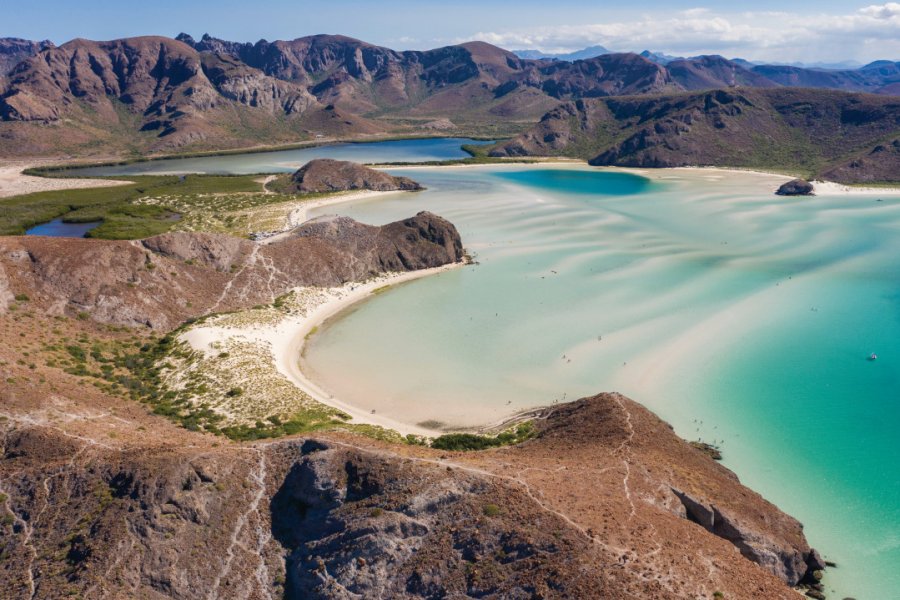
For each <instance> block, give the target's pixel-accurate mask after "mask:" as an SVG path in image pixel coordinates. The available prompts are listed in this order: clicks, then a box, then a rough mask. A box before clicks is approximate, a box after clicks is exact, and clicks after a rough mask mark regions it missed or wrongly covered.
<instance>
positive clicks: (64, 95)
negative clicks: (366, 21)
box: [0, 37, 381, 153]
mask: <svg viewBox="0 0 900 600" xmlns="http://www.w3.org/2000/svg"><path fill="white" fill-rule="evenodd" d="M0 118H2V120H4V121H7V122H20V123H21V122H24V123H36V124H44V125H47V124H53V125H55V126H54V127H53V128H50V129H48V128H47V127H40V128H32V129H28V130H26V129H22V128H21V127H11V128H6V129H5V130H3V131H4V132H5V136H4V137H5V138H6V139H5V140H4V141H6V142H9V140H10V138H11V139H12V143H11V145H12V146H15V147H16V148H17V149H18V151H19V152H21V153H27V152H29V151H30V152H36V153H40V152H45V151H48V150H51V149H55V150H60V149H62V148H68V147H79V146H83V145H92V146H96V145H97V144H98V143H100V142H106V143H109V144H110V146H109V149H114V148H116V147H117V146H116V143H115V142H117V141H121V140H127V141H128V143H129V144H137V145H139V146H142V147H145V148H148V149H156V150H165V149H173V148H180V147H183V146H189V145H194V146H196V145H204V143H208V144H215V145H220V144H226V145H231V144H243V145H247V144H254V143H257V144H258V143H262V142H263V140H267V139H268V140H278V139H282V140H284V141H289V140H291V139H296V137H297V136H298V135H302V134H303V132H307V133H306V135H310V132H312V131H322V132H326V133H329V134H341V133H343V134H351V133H352V134H359V133H365V132H372V131H379V130H381V129H380V127H379V126H375V125H373V124H371V123H369V122H367V121H366V120H364V119H362V118H359V117H356V116H353V115H343V114H341V113H340V112H339V111H336V110H335V109H334V108H333V107H326V106H324V105H322V104H321V103H320V102H319V101H318V100H317V99H316V98H315V96H313V95H312V94H311V93H310V92H309V91H308V90H307V89H306V88H305V87H303V86H299V85H295V84H292V83H290V82H286V81H280V80H278V79H275V78H273V77H270V76H268V75H266V74H265V73H262V72H261V71H259V70H258V69H254V68H252V67H249V66H247V65H245V64H243V63H241V62H239V61H235V60H233V59H230V58H229V57H227V56H222V55H217V54H209V53H206V54H202V55H201V54H200V53H198V52H197V51H196V50H194V49H193V48H191V47H190V46H188V45H186V44H184V43H182V42H179V41H176V40H172V39H169V38H164V37H140V38H129V39H125V40H115V41H111V42H91V41H88V40H80V39H79V40H73V41H71V42H68V43H66V44H63V45H62V46H60V47H58V48H48V49H46V50H44V51H42V52H41V53H40V54H39V55H37V56H34V57H32V58H29V59H27V60H25V61H24V62H22V63H20V64H19V65H18V67H16V69H15V70H14V71H13V73H12V74H11V76H10V80H9V83H8V85H7V89H6V91H5V92H4V93H3V94H2V96H0ZM260 136H263V137H262V138H260Z"/></svg>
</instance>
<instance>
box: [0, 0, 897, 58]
mask: <svg viewBox="0 0 900 600" xmlns="http://www.w3.org/2000/svg"><path fill="white" fill-rule="evenodd" d="M4 5H6V6H4ZM0 9H2V10H0V12H2V13H3V19H2V22H0V37H6V36H9V37H23V38H27V39H50V40H52V41H53V42H55V43H57V44H60V43H63V42H65V41H68V40H70V39H73V38H76V37H83V38H88V39H95V40H106V39H114V38H120V37H130V36H136V35H150V34H153V35H166V36H172V37H174V36H175V35H176V34H178V33H180V32H182V31H184V32H187V33H189V34H191V35H193V36H194V37H197V38H199V37H200V36H201V35H202V34H203V33H210V34H211V35H213V36H215V37H220V38H224V39H230V40H236V41H253V42H255V41H257V40H259V39H267V40H270V41H271V40H276V39H293V38H297V37H302V36H305V35H311V34H316V33H340V34H343V35H349V36H351V37H356V38H359V39H363V40H365V41H368V42H371V43H375V44H379V45H384V46H389V47H391V48H395V49H398V50H408V49H427V48H434V47H438V46H443V45H448V44H454V43H459V42H463V41H469V40H473V39H479V40H484V41H487V42H490V43H493V44H497V45H499V46H502V47H504V48H507V49H511V50H518V49H539V50H543V51H545V52H564V51H572V50H578V49H581V48H584V47H586V46H592V45H598V44H599V45H602V46H605V47H607V48H609V49H610V50H614V51H621V52H629V51H630V52H640V51H642V50H647V49H649V50H652V51H655V52H665V53H667V54H674V55H679V56H695V55H698V54H722V55H724V56H727V57H729V58H745V59H748V60H754V61H769V62H807V63H812V62H838V61H847V60H851V61H857V62H862V63H865V62H869V61H871V60H875V59H891V60H900V1H898V2H887V3H875V4H872V3H871V0H870V1H869V2H865V1H863V2H854V1H847V0H843V1H836V0H817V1H816V0H799V1H795V2H791V1H789V0H782V1H776V0H755V1H754V2H752V3H742V2H733V1H732V2H729V1H725V0H717V1H707V2H703V1H702V0H693V1H690V2H683V1H680V0H674V1H668V2H664V1H661V0H632V1H630V2H622V1H621V0H619V1H616V2H608V1H605V0H440V1H438V2H432V1H429V0H317V1H314V2H313V1H310V0H253V1H248V0H241V1H238V0H213V1H199V0H154V1H153V2H140V3H136V2H135V3H132V2H123V1H121V0H115V1H113V0H77V1H75V0H41V1H40V2H23V1H21V0H0Z"/></svg>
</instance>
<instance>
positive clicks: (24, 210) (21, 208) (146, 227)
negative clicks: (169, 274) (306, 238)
mask: <svg viewBox="0 0 900 600" xmlns="http://www.w3.org/2000/svg"><path fill="white" fill-rule="evenodd" d="M259 177H260V176H259V175H237V176H229V175H187V176H184V177H179V176H174V175H161V176H149V175H142V176H136V177H128V179H129V180H131V181H132V183H129V184H127V185H121V186H116V187H105V188H91V189H77V190H59V191H48V192H37V193H33V194H26V195H23V196H13V197H10V198H3V199H0V235H21V234H23V233H25V231H26V230H27V229H28V228H30V227H32V226H34V225H38V224H40V223H46V222H47V221H51V220H53V219H56V218H60V217H61V218H62V220H63V221H65V222H70V223H84V222H89V221H102V224H101V225H100V226H99V227H97V228H96V229H94V230H92V231H91V232H90V233H89V236H90V237H96V238H102V239H139V238H143V237H148V236H151V235H156V234H159V233H163V232H165V231H169V230H172V229H176V230H210V231H219V232H228V233H237V234H246V233H249V230H248V228H250V227H252V226H253V225H254V223H253V219H252V217H253V211H254V210H255V209H258V208H260V207H265V206H269V205H273V204H278V203H284V202H288V201H296V198H294V197H286V196H283V195H279V194H270V193H266V191H265V190H264V189H263V186H262V184H261V183H259V181H258V180H259ZM277 212H278V211H276V213H277ZM277 216H278V215H276V217H277ZM275 220H276V221H277V220H278V219H277V218H276V219H275Z"/></svg>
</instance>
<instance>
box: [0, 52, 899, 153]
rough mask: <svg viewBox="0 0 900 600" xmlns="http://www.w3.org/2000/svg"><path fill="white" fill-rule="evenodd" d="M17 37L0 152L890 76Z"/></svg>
mask: <svg viewBox="0 0 900 600" xmlns="http://www.w3.org/2000/svg"><path fill="white" fill-rule="evenodd" d="M20 42H21V41H20ZM17 43H19V42H17ZM23 43H24V42H23ZM10 44H12V42H8V45H10ZM31 44H32V45H31V46H28V47H24V49H23V50H21V52H18V51H16V52H13V53H12V54H10V55H9V56H11V57H12V56H14V57H15V58H16V59H18V58H20V57H21V58H22V62H20V63H19V64H18V65H17V66H16V67H15V68H14V69H12V71H11V72H10V74H9V78H8V81H5V82H4V81H2V80H0V142H2V143H0V152H7V153H9V152H11V151H12V149H15V151H16V152H17V155H19V156H21V155H22V154H23V153H25V154H31V155H36V154H47V153H53V152H54V151H55V152H56V153H59V152H62V151H78V152H83V151H84V150H86V149H88V148H89V147H90V146H91V145H92V144H93V145H96V143H97V140H102V141H104V142H105V145H106V146H107V147H109V148H112V149H113V150H115V149H116V148H118V147H120V146H122V144H123V142H128V144H130V145H131V146H134V145H137V146H140V147H141V148H143V149H145V150H149V151H156V152H171V151H173V150H176V149H186V148H193V149H205V148H222V147H226V146H227V147H235V146H241V145H243V146H250V145H258V144H260V143H267V144H272V143H279V142H281V143H288V142H296V140H297V139H303V140H315V139H317V138H318V139H321V138H322V137H347V136H361V135H373V134H379V133H385V132H387V131H393V132H412V131H430V129H429V127H427V125H429V124H431V123H434V122H436V121H437V122H441V120H443V119H448V120H450V121H451V122H453V123H454V124H456V125H457V126H461V127H463V128H465V129H467V130H469V131H482V132H484V131H487V130H493V129H496V128H498V127H499V128H500V129H501V130H502V131H510V130H513V129H515V130H517V131H518V130H521V123H522V122H529V121H536V120H538V119H539V118H540V116H541V115H543V114H545V113H546V112H547V111H549V110H552V109H553V108H554V107H557V106H558V105H559V104H560V103H561V102H566V101H576V100H580V99H589V98H601V97H610V96H626V95H657V94H661V93H671V92H679V91H686V90H687V91H691V90H707V89H713V88H723V89H730V88H736V87H737V88H744V87H750V88H773V87H780V86H782V85H784V84H786V85H796V84H800V85H807V84H808V85H815V87H838V88H840V89H847V90H857V89H859V90H864V91H877V92H879V93H883V94H892V93H894V92H893V91H892V90H894V88H895V87H896V86H897V85H900V74H898V73H900V71H898V68H897V66H896V64H894V63H890V62H887V61H885V62H883V64H882V63H877V64H873V65H869V66H867V67H865V68H864V69H861V70H859V72H858V76H857V77H856V78H857V79H858V80H859V82H860V83H859V84H858V85H856V84H854V85H850V84H847V83H846V81H845V80H846V78H844V79H841V78H840V77H838V76H837V75H834V74H832V75H830V76H829V77H832V79H833V80H834V81H832V79H828V77H821V78H819V77H818V76H816V75H815V73H813V74H811V75H809V76H808V77H806V76H804V77H803V78H798V79H797V80H796V83H795V82H794V80H793V79H791V78H790V77H788V78H784V77H780V76H776V75H775V74H773V77H774V79H773V78H769V77H767V76H766V74H765V72H763V71H761V70H759V69H758V68H756V67H752V66H748V65H745V64H742V63H738V62H735V61H729V60H726V59H724V58H722V57H720V56H699V57H694V58H691V59H676V60H672V61H670V62H668V63H667V64H665V65H662V64H658V63H656V62H653V61H652V60H649V59H648V58H646V57H644V56H641V55H637V54H629V53H619V54H603V55H600V56H596V57H592V58H588V59H584V60H575V61H571V62H569V61H546V60H530V59H523V58H520V57H518V56H516V55H515V54H513V53H511V52H508V51H506V50H503V49H501V48H497V47H496V46H492V45H490V44H486V43H483V42H468V43H465V44H460V45H456V46H447V47H443V48H436V49H433V50H427V51H406V52H398V51H395V50H391V49H389V48H384V47H380V46H376V45H373V44H369V43H366V42H363V41H360V40H355V39H352V38H348V37H345V36H336V35H316V36H309V37H304V38H298V39H295V40H288V41H275V42H268V41H266V40H260V41H259V42H257V43H255V44H250V43H236V42H229V41H226V40H220V39H216V38H213V37H211V36H208V35H205V36H203V38H202V39H201V40H200V41H197V40H194V39H193V38H192V37H190V36H188V35H180V36H178V38H177V39H174V40H173V39H170V38H165V37H158V36H156V37H152V36H150V37H138V38H127V39H121V40H113V41H108V42H94V41H89V40H81V39H77V40H73V41H70V42H67V43H66V44H63V45H62V46H60V47H58V48H57V47H50V46H46V45H44V46H35V44H34V43H31ZM13 45H14V44H12V45H10V48H12V47H13ZM20 45H21V44H20ZM26 45H27V44H26ZM35 52H36V53H35ZM32 53H35V54H34V55H31V54H32ZM10 60H13V58H11V59H10ZM854 73H857V72H855V71H854ZM776 74H777V73H776ZM835 78H837V79H835ZM829 81H831V83H829ZM854 81H856V80H855V79H854ZM876 82H880V83H881V84H882V85H881V86H880V87H879V86H877V85H876Z"/></svg>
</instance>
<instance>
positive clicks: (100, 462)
mask: <svg viewBox="0 0 900 600" xmlns="http://www.w3.org/2000/svg"><path fill="white" fill-rule="evenodd" d="M69 410H74V409H73V408H70V409H69ZM143 418H144V419H145V424H146V425H147V428H146V429H145V428H144V427H143V426H142V428H141V429H142V430H141V431H138V432H136V433H135V434H134V435H131V434H130V433H129V432H128V430H127V429H126V428H124V427H122V424H121V423H122V421H123V419H121V418H119V420H118V421H115V420H114V419H113V420H111V421H110V422H109V423H110V424H107V423H106V421H105V420H104V418H103V417H102V416H101V417H97V418H95V420H94V423H93V425H92V427H93V430H94V431H95V432H96V433H98V434H101V433H103V431H104V428H106V427H111V426H112V423H115V424H116V425H115V426H116V427H117V428H118V429H117V431H118V434H117V435H116V436H108V435H105V434H103V437H102V438H98V440H94V439H93V438H91V437H88V436H86V435H85V434H83V433H82V434H81V435H77V436H76V435H65V431H63V430H60V429H58V425H52V426H44V425H41V424H40V422H39V421H37V420H35V419H32V420H31V421H30V422H25V421H21V422H17V421H10V420H7V421H4V422H3V423H2V424H0V427H2V428H3V433H4V436H3V440H4V445H3V454H2V458H0V481H2V492H3V494H4V496H3V502H2V504H0V508H2V510H3V511H4V514H5V515H8V516H7V517H6V519H5V520H4V521H3V522H2V523H0V528H2V531H3V535H4V552H5V556H6V560H4V561H2V563H0V572H2V573H3V576H4V581H5V586H4V590H5V592H6V593H7V594H8V597H11V598H12V597H22V596H23V595H24V596H31V595H34V596H35V597H37V598H55V597H60V596H61V595H63V593H66V594H74V593H78V594H80V595H82V596H84V597H91V598H115V597H119V596H120V594H121V591H122V590H123V589H127V590H129V595H130V596H133V597H142V596H146V597H159V598H188V599H193V598H206V597H213V596H215V597H242V598H265V597H269V596H278V597H281V596H283V597H286V598H357V597H362V598H435V597H460V598H466V597H482V598H534V597H544V598H623V599H637V598H654V599H661V600H669V599H671V600H675V599H677V598H697V597H709V596H710V595H711V592H710V590H715V591H718V592H720V593H721V594H724V597H726V598H732V597H733V598H742V599H750V600H774V599H784V600H788V599H791V598H796V597H797V596H796V593H795V592H794V591H792V590H791V589H789V588H788V587H787V584H786V582H791V581H792V580H793V579H795V578H796V576H797V574H798V573H799V574H802V573H803V572H804V571H808V570H809V569H811V568H813V567H816V566H819V565H820V563H821V562H822V561H821V558H820V557H819V556H818V554H817V553H815V552H814V551H811V550H810V549H809V547H808V545H806V542H805V540H804V538H803V534H802V531H801V528H800V525H799V523H797V522H796V521H795V520H793V519H791V518H790V517H788V516H787V515H784V514H783V513H781V512H780V511H778V509H777V508H775V507H774V506H772V505H771V504H768V503H767V502H765V500H763V499H762V498H760V497H759V496H758V495H756V494H754V493H753V492H751V491H750V490H747V489H746V488H744V487H743V486H741V485H740V483H739V482H738V481H737V478H736V477H734V475H733V474H731V473H730V472H729V471H727V470H726V469H724V468H722V467H721V466H719V465H718V464H716V463H715V462H714V461H712V460H710V459H709V458H708V457H706V456H704V455H703V454H702V453H700V452H698V451H696V450H694V449H693V448H691V447H690V446H689V445H688V444H686V443H685V442H684V441H682V440H680V439H678V438H677V437H676V436H675V435H674V434H673V433H672V432H671V430H670V429H669V428H668V426H667V425H666V424H665V423H663V422H661V421H660V420H659V419H657V418H656V417H654V416H653V415H652V414H651V413H649V412H648V411H646V410H645V409H643V408H641V407H640V406H639V405H637V404H635V403H633V402H632V401H630V400H628V399H627V398H624V397H622V396H619V395H616V394H601V395H599V396H596V397H593V398H587V399H583V400H580V401H578V402H576V403H572V404H566V405H559V406H557V407H555V409H554V410H552V411H547V413H546V414H544V415H542V416H540V417H539V418H538V419H537V421H536V424H537V428H538V431H539V433H538V436H537V437H536V438H535V439H533V440H531V441H528V442H526V443H524V444H521V445H519V446H515V447H507V448H500V449H494V450H490V451H484V452H472V453H447V452H439V451H435V450H431V449H428V448H422V447H415V446H391V445H388V444H385V443H381V442H376V441H373V440H370V439H366V438H360V437H356V436H352V435H349V434H345V433H340V432H330V433H329V432H322V433H320V434H317V435H315V436H314V437H312V438H301V439H290V440H282V441H274V442H272V441H270V442H268V443H266V444H259V445H250V446H240V445H238V444H231V443H227V442H224V441H222V440H221V439H219V440H216V439H215V438H210V437H209V436H203V435H200V434H194V433H191V432H186V431H184V430H174V428H173V430H172V431H168V430H165V429H162V430H160V429H158V426H154V425H151V422H150V421H146V419H147V418H148V417H146V416H144V417H143ZM169 427H173V426H169ZM673 490H677V491H673ZM717 527H720V529H717ZM736 547H737V548H738V549H740V550H741V552H737V551H735V548H736ZM211 549H215V550H214V551H212V550H211ZM804 557H805V558H804Z"/></svg>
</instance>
